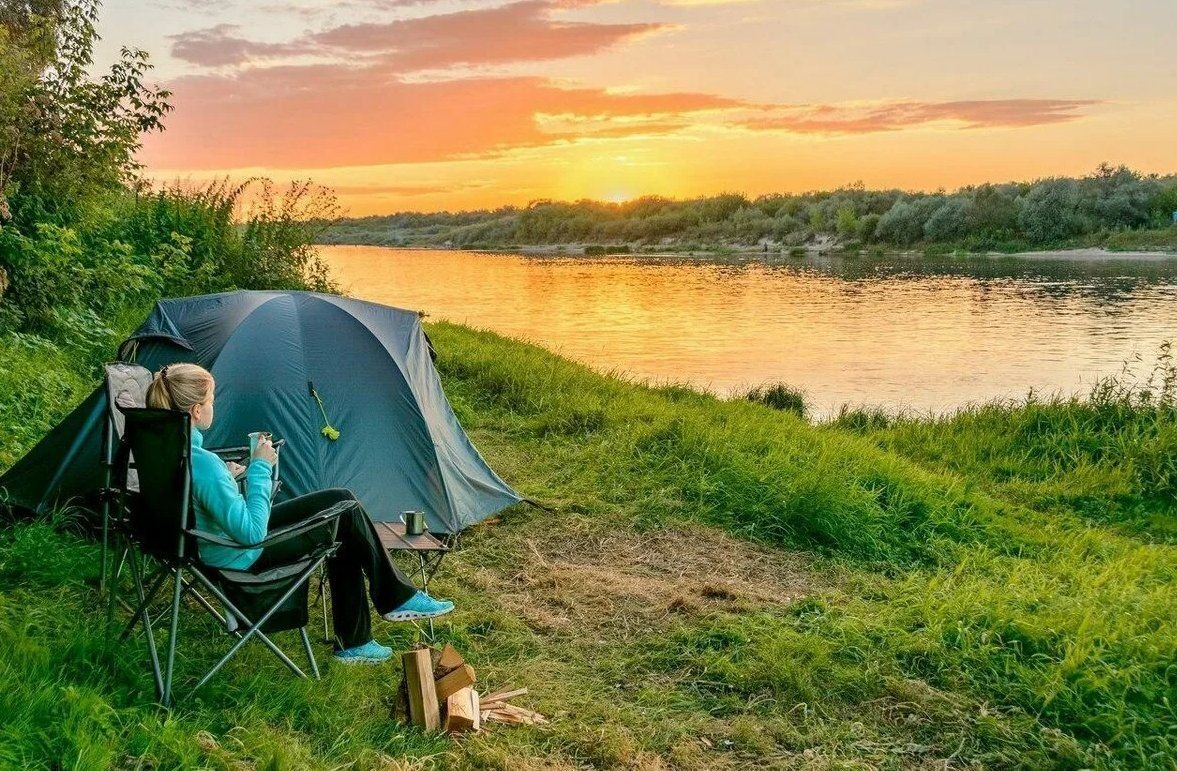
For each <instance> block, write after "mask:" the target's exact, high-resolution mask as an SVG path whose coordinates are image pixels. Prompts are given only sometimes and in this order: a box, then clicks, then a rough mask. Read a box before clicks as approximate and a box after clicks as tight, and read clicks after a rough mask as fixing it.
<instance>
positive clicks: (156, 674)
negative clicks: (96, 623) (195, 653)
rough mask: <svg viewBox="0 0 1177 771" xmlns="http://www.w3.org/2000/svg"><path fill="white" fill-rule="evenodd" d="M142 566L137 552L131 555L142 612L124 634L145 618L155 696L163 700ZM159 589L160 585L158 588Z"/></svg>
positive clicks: (132, 569) (132, 620)
mask: <svg viewBox="0 0 1177 771" xmlns="http://www.w3.org/2000/svg"><path fill="white" fill-rule="evenodd" d="M142 572H143V571H142V565H140V564H139V558H138V556H137V555H136V554H135V552H132V553H131V575H132V576H134V579H135V591H136V593H137V594H138V595H139V603H140V609H141V610H140V611H139V613H138V614H136V615H135V616H134V617H132V618H131V624H130V626H128V627H127V629H126V631H124V632H123V638H122V639H126V636H127V635H128V634H130V631H131V629H132V628H134V624H135V619H136V618H138V617H139V616H140V615H141V616H142V617H143V629H144V630H145V631H146V632H147V650H148V652H149V653H150V655H151V674H152V675H153V676H154V677H155V694H156V697H157V698H159V699H162V698H163V673H162V672H161V671H160V667H159V651H158V650H157V649H156V647H155V633H154V632H153V631H152V629H151V627H152V623H151V614H150V613H148V611H147V604H148V603H149V602H150V601H151V598H150V597H148V596H147V595H146V594H145V592H144V591H143V575H142ZM156 588H158V585H157V587H156Z"/></svg>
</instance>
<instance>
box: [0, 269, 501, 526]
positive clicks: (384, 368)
mask: <svg viewBox="0 0 1177 771" xmlns="http://www.w3.org/2000/svg"><path fill="white" fill-rule="evenodd" d="M119 353H120V356H121V357H122V358H123V359H124V360H128V361H134V362H136V363H138V364H140V365H141V366H143V367H146V368H148V369H150V370H152V371H154V370H157V369H158V368H159V367H161V366H163V365H165V364H170V363H172V362H180V361H187V362H194V363H196V364H200V365H201V366H203V367H206V368H207V369H209V370H210V371H211V372H212V373H213V376H214V378H215V379H216V407H217V409H216V417H215V420H214V422H213V425H212V427H211V428H209V430H208V431H207V432H205V445H206V446H208V447H235V446H241V445H244V444H246V443H247V441H248V440H247V438H246V435H247V434H248V433H249V432H250V431H259V430H260V431H271V432H272V433H273V434H274V438H275V439H285V440H286V444H285V446H284V447H283V448H282V479H283V486H282V488H281V490H280V491H279V494H278V498H277V499H278V500H284V499H286V498H290V497H293V496H297V495H302V494H304V493H309V492H313V491H315V490H320V489H323V488H328V487H347V488H350V489H351V490H352V491H353V492H354V493H355V495H356V497H357V498H358V499H359V500H360V501H361V502H362V503H363V504H364V507H365V508H366V509H367V510H368V512H369V513H370V514H371V515H372V518H373V519H375V520H377V521H394V520H397V519H399V517H400V513H401V512H402V511H408V510H422V511H424V512H425V513H426V519H427V522H428V524H429V528H430V530H432V531H433V532H436V533H457V532H459V531H461V530H463V529H465V528H467V527H469V526H470V525H473V524H475V523H477V522H479V521H481V520H483V519H485V518H486V517H489V516H490V515H491V514H493V513H495V512H497V511H499V510H501V509H503V508H505V507H507V506H510V505H511V504H513V503H517V502H519V501H521V500H523V498H522V496H520V495H519V494H518V493H516V492H515V491H514V490H512V489H511V488H510V487H509V486H508V485H507V484H506V483H505V482H504V481H503V480H502V479H500V478H499V477H498V475H497V474H495V472H494V471H492V470H491V468H490V467H489V466H488V465H487V464H486V461H484V460H483V459H482V456H481V455H479V453H478V451H477V450H476V449H475V448H474V445H473V444H471V443H470V439H469V437H467V436H466V433H465V432H464V431H463V430H462V427H461V426H460V425H459V424H458V420H457V418H456V417H455V416H454V413H453V410H452V409H451V407H450V404H449V401H448V400H447V399H446V396H445V393H444V392H443V391H442V387H441V380H440V378H439V377H438V373H437V370H436V368H434V366H433V360H432V356H431V354H432V348H431V345H430V342H429V340H428V338H427V337H426V336H425V332H424V330H423V329H422V327H421V322H420V318H419V317H418V315H417V314H416V313H415V312H413V311H407V310H401V309H398V308H390V307H388V306H384V305H379V304H376V303H370V302H364V301H361V300H354V299H350V298H347V297H338V296H334V295H326V294H316V293H311V292H266V291H238V292H226V293H222V294H214V295H205V296H201V297H185V298H180V299H173V300H161V301H160V302H158V303H156V305H155V309H154V310H153V311H152V313H151V315H150V316H149V317H148V318H147V320H146V321H145V322H143V324H142V325H141V326H140V327H139V329H138V330H136V331H135V333H134V334H133V335H131V337H130V338H128V339H127V341H126V342H124V343H123V345H122V346H121V348H120V351H119ZM106 409H107V397H106V391H105V389H104V388H101V387H100V388H98V389H97V390H95V391H94V393H93V394H91V395H90V397H89V398H87V399H86V400H85V401H84V402H83V403H82V404H81V405H80V406H79V407H78V408H77V409H75V410H74V411H73V412H72V413H71V414H70V415H69V416H68V417H66V418H65V420H63V421H62V422H61V424H60V425H58V426H57V427H56V428H54V429H53V430H52V431H51V432H50V433H49V434H48V435H46V437H45V438H44V439H42V440H41V442H40V443H39V444H37V445H36V446H35V447H34V448H33V449H32V450H30V451H29V453H28V454H27V455H26V456H25V457H24V458H22V459H21V460H20V461H18V462H17V463H16V464H15V465H14V466H13V467H12V468H11V469H9V471H8V472H7V473H6V474H4V476H3V477H0V502H5V501H7V503H8V504H9V505H10V506H13V507H15V508H21V509H27V510H32V511H35V512H38V513H43V512H46V511H48V510H50V509H52V508H54V507H56V506H60V505H64V504H67V503H75V504H82V505H83V506H89V507H93V505H94V501H95V500H96V497H97V492H98V491H99V490H100V489H101V486H102V468H101V466H100V460H99V455H100V445H101V441H102V430H103V422H104V419H105V415H106ZM325 429H331V430H325ZM335 432H338V433H337V434H336V433H335Z"/></svg>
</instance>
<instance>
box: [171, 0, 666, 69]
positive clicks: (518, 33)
mask: <svg viewBox="0 0 1177 771" xmlns="http://www.w3.org/2000/svg"><path fill="white" fill-rule="evenodd" d="M575 4H583V0H579V2H578V0H523V2H516V3H510V4H508V5H502V6H498V7H493V8H474V9H468V10H463V11H455V12H453V13H443V14H434V15H430V16H423V17H419V18H412V19H398V20H394V21H390V22H369V23H357V24H344V25H340V26H336V27H332V28H330V29H327V30H324V31H321V32H316V33H312V34H309V35H306V36H304V37H301V38H299V39H297V40H293V41H290V42H288V43H266V42H259V41H254V40H248V39H245V38H243V37H241V36H239V35H238V28H237V27H235V26H232V25H227V24H222V25H218V26H216V27H211V28H208V29H200V30H193V31H191V32H185V33H182V34H179V35H175V36H173V37H172V40H173V45H172V55H173V56H175V57H176V58H178V59H182V60H184V61H186V62H189V63H192V64H198V65H202V66H211V67H221V66H227V65H241V64H246V63H250V62H258V61H260V60H264V59H278V58H283V57H290V56H298V55H318V56H321V57H324V58H328V59H331V58H335V59H339V58H348V59H354V58H355V57H357V56H362V57H366V58H368V59H369V60H373V61H376V60H378V61H380V62H382V63H383V64H384V65H385V66H387V67H390V68H394V69H396V70H397V71H399V72H402V73H406V72H412V71H415V70H424V69H438V68H445V67H451V66H464V65H497V64H506V63H512V62H528V61H545V60H550V59H566V58H569V57H573V56H581V55H585V54H592V53H597V52H600V51H603V50H605V49H607V48H609V47H611V46H613V45H615V44H617V43H619V42H621V41H623V40H626V39H628V38H633V37H636V36H639V35H644V34H649V33H652V32H657V31H659V30H662V29H666V28H667V26H666V25H662V24H653V23H638V24H600V23H590V22H567V21H561V20H559V19H556V18H554V16H553V14H554V13H555V12H556V11H558V10H560V9H562V8H565V7H568V6H569V5H575Z"/></svg>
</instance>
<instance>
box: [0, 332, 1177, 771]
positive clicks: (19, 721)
mask: <svg viewBox="0 0 1177 771" xmlns="http://www.w3.org/2000/svg"><path fill="white" fill-rule="evenodd" d="M430 334H431V336H432V337H433V339H434V341H435V343H436V345H437V348H438V350H439V352H440V359H439V362H438V365H439V368H440V370H441V372H442V376H443V380H444V382H445V385H446V389H447V393H448V394H449V396H450V398H451V401H452V402H453V404H454V407H455V409H456V411H457V412H458V414H459V417H460V419H461V420H462V422H463V425H465V426H466V427H467V429H468V430H469V431H470V433H471V435H472V437H473V439H474V441H475V443H476V444H477V445H478V446H479V448H480V450H482V452H483V453H484V454H485V455H486V456H487V458H488V460H489V461H490V462H491V464H492V465H493V466H494V467H495V468H496V469H498V470H499V471H500V472H501V473H502V474H503V476H504V477H505V478H506V479H508V480H509V481H510V482H512V483H513V484H515V485H516V486H517V487H518V488H519V489H521V490H523V491H524V492H526V493H528V494H529V495H532V496H534V497H536V498H538V499H540V500H542V501H545V502H547V503H548V504H549V505H551V506H552V508H553V509H554V510H553V511H552V512H545V511H541V510H537V509H531V508H525V507H518V508H515V509H512V510H510V511H508V512H506V513H505V514H504V515H502V516H501V517H500V518H497V520H496V521H493V522H490V523H486V524H484V525H481V526H479V527H476V528H474V529H473V530H472V531H471V532H470V533H469V534H468V536H467V537H466V538H464V541H463V543H464V545H463V548H462V549H461V551H460V552H459V553H458V554H456V555H454V556H453V557H451V558H450V560H449V561H448V562H447V563H446V566H445V567H444V568H443V570H442V573H441V575H440V576H439V579H438V582H437V589H438V593H439V594H441V595H442V596H452V597H454V598H455V599H456V600H457V602H458V607H459V610H458V611H457V612H456V613H455V614H454V615H453V617H452V621H450V622H449V623H446V624H443V625H442V629H443V635H444V637H445V638H446V639H449V640H452V641H453V642H454V643H455V644H456V645H457V646H458V647H459V648H460V649H461V650H463V651H464V652H465V653H466V654H467V656H468V659H469V660H470V661H471V663H473V664H474V666H475V668H476V669H477V671H478V673H479V677H480V681H481V683H482V684H483V687H492V688H493V687H497V686H503V685H517V686H527V687H529V688H530V689H531V690H532V693H531V694H530V695H529V696H528V697H527V699H526V701H527V703H528V704H529V705H530V706H532V707H533V708H536V709H538V710H540V711H541V712H543V713H544V714H546V715H549V716H550V717H551V718H552V724H551V726H550V727H547V728H543V729H540V728H522V727H518V728H517V727H505V726H501V725H496V726H493V727H492V729H491V730H489V731H487V732H485V733H484V734H480V735H477V736H472V737H466V738H464V739H462V740H460V741H458V742H451V741H448V740H445V739H439V738H435V737H427V736H423V735H421V734H419V733H418V732H416V731H414V730H412V729H408V728H405V727H403V726H401V725H400V724H398V723H396V722H394V721H392V720H390V719H389V717H388V706H387V704H388V702H389V700H390V699H391V698H392V696H393V694H394V691H395V686H396V681H397V679H398V678H399V668H397V667H395V666H389V667H378V668H370V669H364V670H355V669H342V668H340V667H332V666H330V665H329V664H328V666H327V667H326V672H325V680H324V681H323V682H322V683H314V682H303V681H297V680H294V679H293V678H291V677H289V676H288V675H287V674H286V673H285V672H284V671H283V670H282V669H281V668H280V665H278V664H277V663H276V662H272V661H271V660H270V659H271V658H272V657H269V656H268V654H266V655H263V654H264V653H265V652H264V651H261V650H260V649H259V650H254V651H250V653H249V654H248V655H247V656H245V657H244V658H243V659H241V660H239V661H237V662H235V663H233V664H231V665H230V666H229V668H228V670H227V672H226V673H225V674H224V675H223V676H220V677H218V678H216V679H215V680H214V681H213V682H212V683H210V684H209V686H207V688H206V689H205V690H202V691H201V692H200V694H199V695H198V696H197V697H196V698H195V699H194V700H193V701H190V702H186V703H184V704H181V705H180V706H179V707H177V708H176V709H175V710H173V711H172V712H170V713H169V712H165V711H162V710H160V709H158V708H156V707H153V706H152V705H151V704H150V701H151V681H150V677H149V674H148V670H147V667H146V661H145V645H144V642H143V641H142V640H141V639H133V640H132V641H131V642H130V643H129V644H128V645H126V646H122V647H120V646H117V645H113V644H108V643H106V642H104V640H103V635H102V633H101V632H102V619H103V614H102V612H101V610H100V609H98V608H97V607H96V606H97V605H98V601H97V595H96V592H95V589H94V587H93V582H94V576H95V573H96V570H97V566H96V561H97V556H96V555H97V550H96V547H95V546H94V545H93V544H92V543H90V542H88V541H86V540H85V539H84V538H82V537H81V536H80V535H78V534H77V533H76V530H75V528H74V527H73V526H72V525H71V522H70V520H69V518H68V517H59V518H58V519H56V520H54V521H53V522H34V523H27V522H26V523H18V524H14V525H12V526H10V527H8V528H7V529H5V530H3V531H0V651H3V652H2V653H0V765H7V766H12V767H37V766H43V767H47V766H52V765H54V764H55V763H56V764H57V765H59V766H60V767H77V768H107V767H112V766H113V767H127V768H187V767H209V768H235V767H241V765H240V764H244V766H245V767H263V768H303V767H312V768H341V767H342V768H416V767H438V768H504V769H507V768H511V769H514V768H579V767H601V768H643V769H659V768H700V769H702V768H725V767H729V768H736V767H739V768H763V767H779V768H814V767H816V768H913V767H918V768H931V767H944V766H945V765H947V766H949V767H989V768H1145V767H1148V768H1166V767H1170V768H1171V767H1174V761H1173V758H1174V757H1177V714H1175V712H1174V709H1175V707H1174V705H1175V704H1177V668H1175V667H1174V666H1173V662H1174V661H1177V596H1175V594H1177V593H1175V592H1174V591H1173V589H1174V578H1175V572H1177V552H1175V550H1174V546H1173V544H1172V539H1171V535H1172V534H1173V532H1174V529H1173V527H1174V526H1173V512H1172V509H1171V502H1172V500H1173V487H1172V485H1173V481H1174V475H1173V470H1172V463H1173V460H1172V459H1173V457H1174V453H1173V452H1172V449H1173V447H1174V445H1173V441H1174V440H1173V437H1174V424H1175V418H1174V415H1173V411H1172V409H1171V404H1170V405H1169V406H1167V407H1166V406H1165V405H1164V404H1163V403H1160V402H1158V401H1156V400H1154V401H1152V402H1149V403H1147V404H1146V403H1144V402H1142V401H1141V400H1140V399H1139V398H1137V397H1133V396H1132V395H1131V394H1127V393H1123V392H1119V393H1117V392H1107V393H1104V394H1103V395H1102V396H1100V397H1098V398H1097V399H1095V400H1088V401H1068V402H1061V401H1046V402H1042V403H1037V402H1036V403H1028V404H1017V405H1012V404H1011V405H989V406H985V407H978V408H975V409H971V410H966V411H965V412H963V413H961V414H959V415H956V416H953V417H947V418H943V419H935V420H933V419H923V420H919V419H914V418H906V417H902V416H887V415H883V414H878V415H876V414H873V413H863V414H862V415H857V414H855V415H850V414H847V415H843V416H842V417H841V418H840V419H839V421H837V422H835V423H832V424H824V425H812V424H810V423H807V422H805V421H804V420H802V419H801V418H799V417H798V416H796V415H795V414H793V413H791V412H788V411H782V410H778V409H772V408H770V407H767V406H764V405H761V404H756V403H751V402H748V401H744V400H734V401H730V402H723V401H719V400H717V399H715V398H713V397H712V396H710V395H706V394H701V393H698V392H695V391H693V390H691V389H689V388H684V387H679V386H671V387H661V388H650V387H646V386H644V385H641V384H636V383H629V382H624V381H622V380H619V379H614V378H609V377H605V376H602V375H598V374H596V373H593V372H591V371H589V370H588V369H586V368H584V367H581V366H579V365H576V364H573V363H571V362H568V361H566V360H563V359H560V358H559V357H556V356H554V355H552V354H550V353H548V352H546V351H543V350H541V349H539V348H537V347H534V346H530V345H526V344H522V343H518V342H513V341H508V340H504V339H502V338H499V337H497V336H495V335H492V334H489V333H481V332H474V331H472V330H469V329H466V328H463V327H458V326H453V325H448V324H436V325H432V326H431V327H430ZM3 345H4V346H6V347H4V348H2V349H0V350H2V352H3V355H4V361H5V364H6V366H5V368H4V372H3V374H2V375H0V419H2V420H3V423H2V424H0V427H3V428H4V429H5V431H4V434H5V435H4V436H3V437H2V441H3V444H0V467H5V466H7V465H8V464H9V463H11V462H12V461H13V460H14V459H15V458H16V457H18V456H19V455H20V454H21V452H23V450H24V449H26V448H27V447H28V446H30V445H31V444H32V443H33V442H35V441H36V439H37V438H38V437H39V436H40V435H41V434H42V433H43V432H44V430H45V429H46V428H47V427H48V426H50V425H52V424H53V423H54V422H55V421H56V420H57V419H58V418H59V417H60V415H61V414H63V413H64V412H65V411H66V410H67V409H68V408H69V407H70V406H72V404H73V403H75V402H76V401H78V400H79V399H80V398H81V397H82V396H83V395H84V393H85V391H86V390H87V389H88V388H89V387H90V385H91V383H92V377H93V374H92V372H91V371H90V370H89V369H88V368H87V367H86V366H80V367H79V362H78V359H77V356H78V355H77V354H70V353H69V352H56V353H55V352H53V351H48V352H46V351H39V352H38V351H35V350H33V349H31V348H28V347H27V346H23V347H22V346H21V345H18V344H16V343H13V342H8V341H6V342H4V344H3ZM9 362H11V363H12V364H11V366H9ZM71 365H72V366H74V367H77V368H79V369H80V370H81V371H82V372H83V373H85V374H82V375H70V374H68V373H69V370H70V368H71ZM38 373H41V374H40V375H39V377H40V378H41V379H39V380H35V382H36V383H37V384H36V385H35V386H31V387H29V386H26V385H25V381H27V380H29V378H31V377H32V378H35V377H37V376H38ZM189 619H190V620H189V621H186V622H185V625H184V627H183V632H182V638H181V646H180V651H181V657H180V671H181V673H182V682H181V689H182V688H183V685H185V684H189V685H190V684H191V678H192V676H193V675H195V674H196V673H197V672H199V671H200V670H201V666H200V665H201V664H207V663H211V661H214V660H215V658H216V656H217V653H218V651H220V650H222V649H223V644H224V640H223V638H221V637H218V635H217V634H216V630H215V629H214V628H213V627H212V625H211V624H210V623H208V622H203V621H200V620H198V617H197V615H196V614H195V613H193V614H192V615H191V616H190V617H189ZM377 629H378V633H379V634H380V635H381V637H382V638H385V639H388V638H389V637H391V639H392V640H393V642H394V644H396V645H397V646H398V647H401V648H404V647H407V646H408V645H409V644H410V643H411V641H412V635H411V633H410V632H409V631H408V630H405V629H399V628H394V627H392V626H389V625H384V624H381V625H378V627H377ZM291 642H293V640H287V643H288V644H289V643H291ZM320 649H321V651H322V652H324V653H325V648H324V646H320Z"/></svg>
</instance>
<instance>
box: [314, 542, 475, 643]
mask: <svg viewBox="0 0 1177 771" xmlns="http://www.w3.org/2000/svg"><path fill="white" fill-rule="evenodd" d="M373 524H374V525H376V534H377V535H378V536H379V537H380V544H381V545H382V546H383V547H384V548H385V549H387V550H388V551H390V552H392V551H399V552H408V553H410V554H412V555H413V557H414V558H416V560H417V571H416V575H417V576H418V577H420V579H421V590H422V591H424V592H425V593H426V594H428V593H429V579H431V578H433V574H434V573H436V572H437V569H438V568H439V567H441V561H442V560H443V559H445V556H446V555H447V554H449V553H450V551H451V549H452V548H453V543H452V542H450V543H445V542H442V541H441V540H439V539H438V538H437V536H435V535H433V534H432V533H430V532H428V531H426V532H424V533H421V534H420V535H409V534H407V533H406V532H405V525H404V523H403V522H374V523H373ZM447 540H448V539H447ZM322 580H323V577H322V575H320V582H322ZM319 596H320V598H321V599H322V607H323V639H324V640H327V641H330V640H331V636H330V633H329V632H328V630H327V599H326V596H325V595H324V594H323V589H322V586H320V588H319ZM422 634H425V632H424V630H422ZM426 636H427V637H428V638H429V640H431V641H432V640H433V639H434V637H435V632H434V630H433V619H429V632H428V634H427V635H426Z"/></svg>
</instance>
